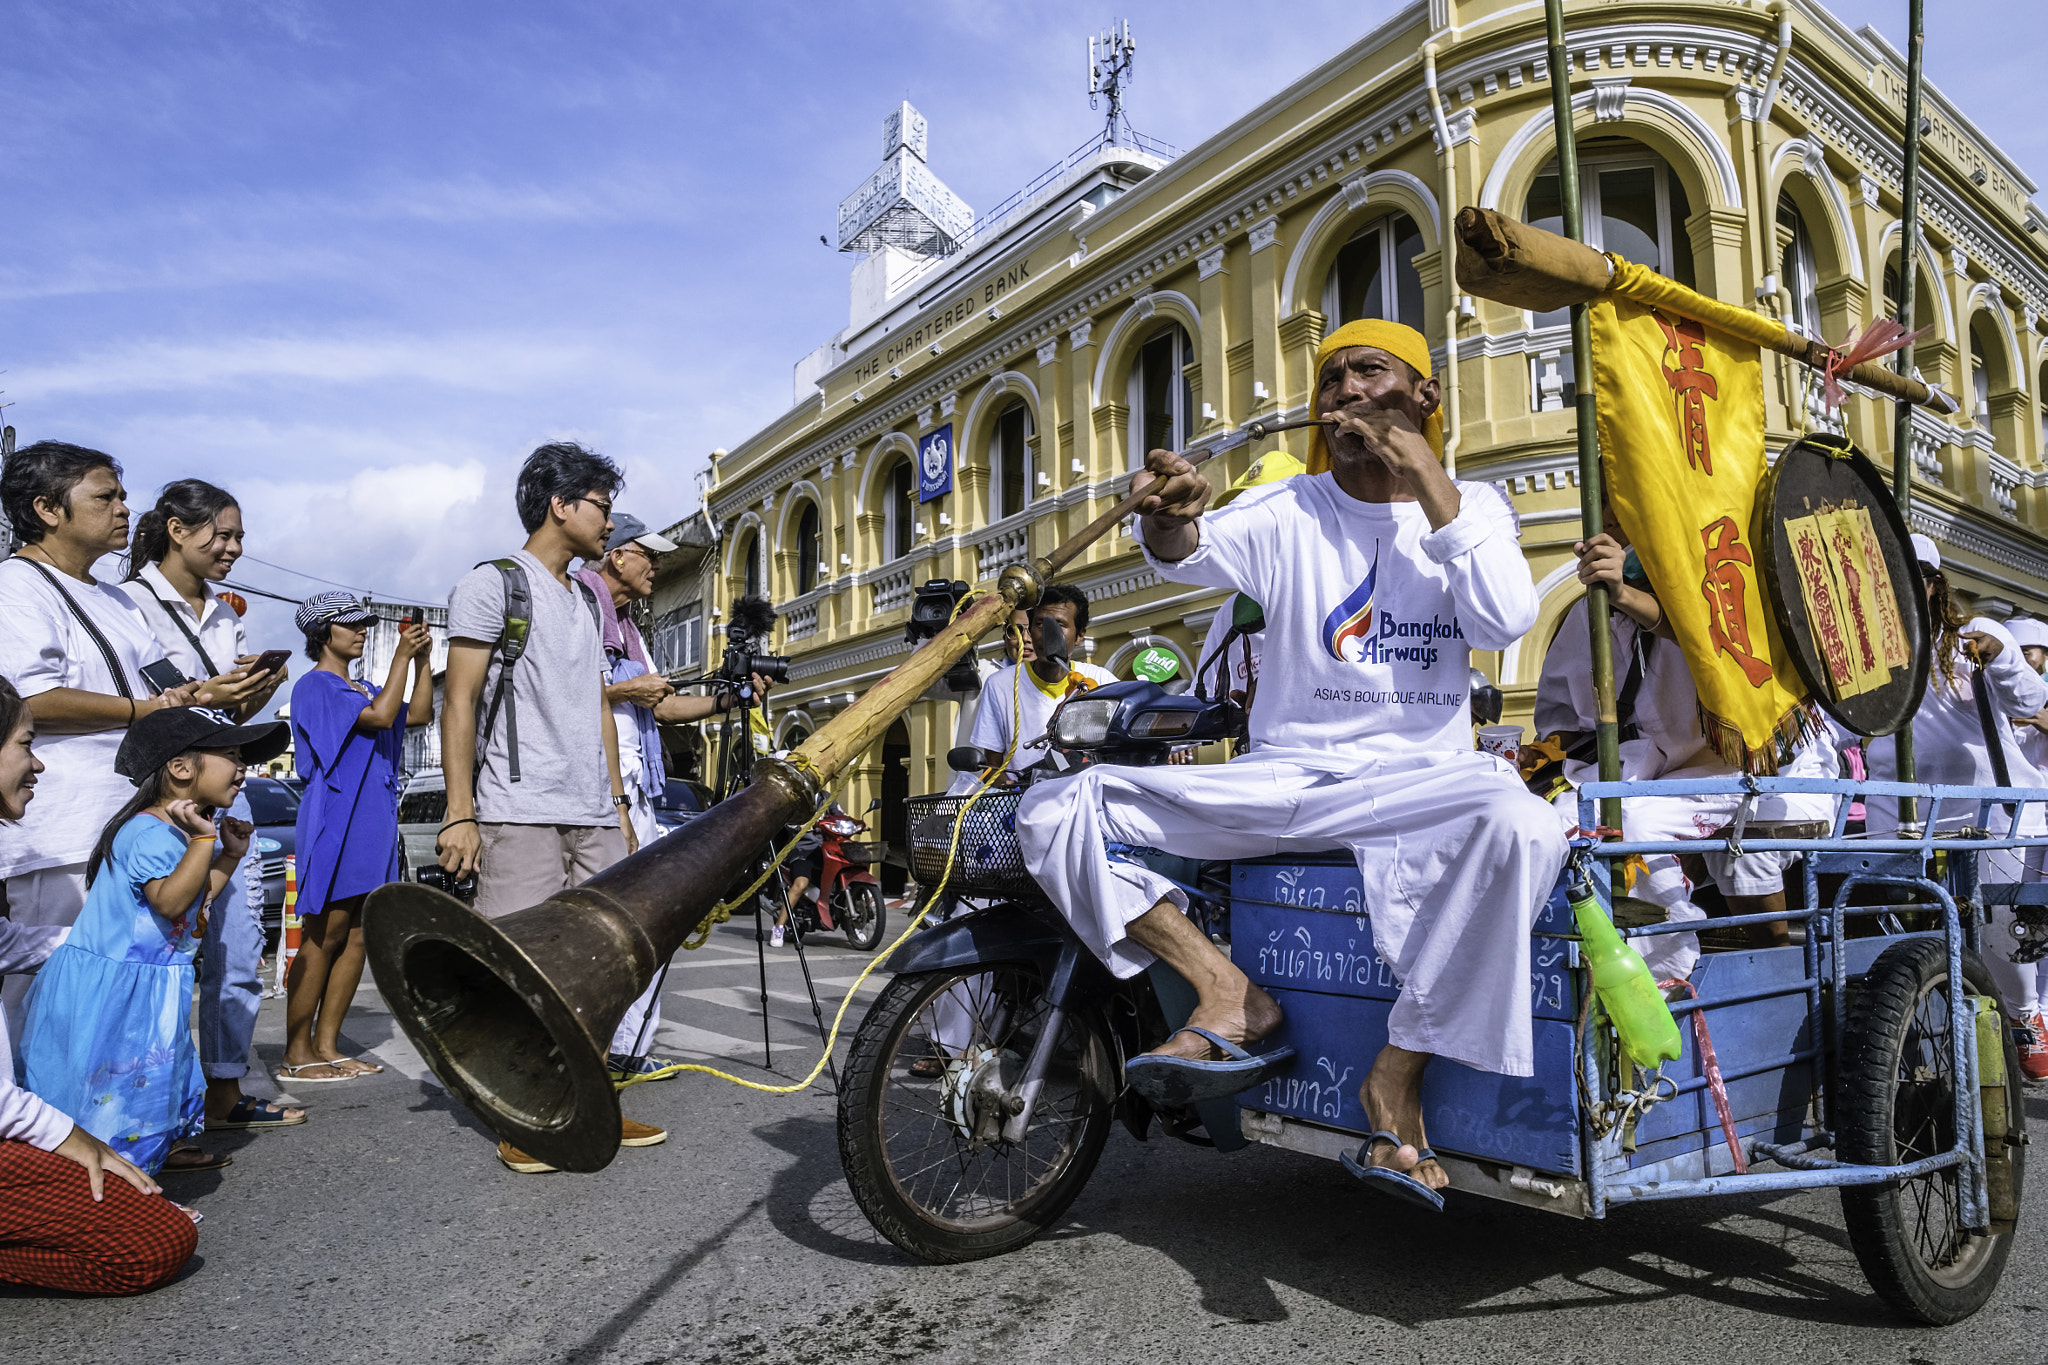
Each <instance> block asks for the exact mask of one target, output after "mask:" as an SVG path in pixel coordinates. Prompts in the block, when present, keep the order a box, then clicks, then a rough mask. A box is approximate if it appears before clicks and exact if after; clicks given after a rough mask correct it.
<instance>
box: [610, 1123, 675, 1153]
mask: <svg viewBox="0 0 2048 1365" xmlns="http://www.w3.org/2000/svg"><path fill="white" fill-rule="evenodd" d="M667 1141H668V1129H666V1128H656V1127H655V1126H654V1125H653V1124H651V1123H635V1122H633V1120H631V1119H628V1118H622V1119H620V1120H619V1146H621V1147H656V1146H659V1145H660V1144H662V1143H664V1142H667Z"/></svg>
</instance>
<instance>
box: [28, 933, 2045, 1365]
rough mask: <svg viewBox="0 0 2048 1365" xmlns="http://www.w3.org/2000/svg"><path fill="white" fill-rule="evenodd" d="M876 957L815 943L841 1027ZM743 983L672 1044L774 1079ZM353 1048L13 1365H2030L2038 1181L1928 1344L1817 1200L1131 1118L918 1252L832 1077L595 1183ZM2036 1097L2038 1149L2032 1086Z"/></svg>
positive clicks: (778, 1030)
mask: <svg viewBox="0 0 2048 1365" xmlns="http://www.w3.org/2000/svg"><path fill="white" fill-rule="evenodd" d="M863 961H864V959H862V958H860V957H858V956H856V955H855V954H853V953H851V952H850V951H848V950H847V949H846V948H845V947H844V946H843V944H842V945H841V946H836V947H835V946H833V945H832V944H831V943H829V942H824V943H820V944H817V945H815V946H814V947H813V949H812V966H813V970H814V971H815V972H816V974H817V975H818V978H819V982H820V987H819V988H820V991H821V992H822V993H824V994H826V995H827V996H828V997H829V998H828V1002H827V1008H828V1013H829V1009H830V1006H831V1004H832V1003H833V1002H835V1001H836V999H837V998H838V996H839V995H840V994H841V993H843V991H844V990H845V988H846V986H847V985H848V984H850V983H851V981H852V979H853V977H854V975H855V973H856V972H857V971H858V969H859V966H860V964H861V963H862V962H863ZM770 987H771V991H772V998H771V1012H772V1014H773V1016H774V1029H775V1038H776V1046H777V1051H776V1060H777V1064H778V1065H777V1069H778V1071H780V1072H781V1073H783V1077H788V1076H790V1075H800V1074H802V1071H803V1070H804V1069H807V1068H808V1065H809V1063H810V1062H811V1061H812V1059H814V1058H815V1056H816V1034H815V1033H814V1032H813V1031H812V1025H811V1022H810V1007H809V1003H808V1000H807V999H806V997H805V996H804V994H803V987H802V980H801V977H800V976H799V974H798V970H797V965H796V962H795V959H794V957H793V956H792V955H791V954H790V953H789V952H788V951H787V950H784V951H783V952H782V953H781V954H780V955H779V956H776V957H774V958H772V959H771V965H770ZM872 989H873V985H872V982H871V985H870V988H869V990H868V991H864V992H863V994H868V993H871V991H872ZM754 991H755V966H754V955H753V945H752V943H751V942H750V939H749V935H748V933H745V932H743V931H742V930H741V929H739V928H738V927H736V926H728V927H727V928H726V929H725V930H723V931H721V932H720V933H719V934H718V935H716V936H715V937H714V938H713V940H712V942H711V944H710V945H709V946H708V947H707V948H706V949H704V950H703V951H702V952H700V953H697V954H689V955H684V956H683V957H681V958H680V959H679V961H678V964H677V967H676V970H675V971H674V972H673V973H672V974H671V976H670V978H669V986H668V990H667V997H666V1004H665V1008H666V1010H667V1013H668V1019H669V1022H668V1024H667V1025H666V1032H665V1034H664V1036H663V1044H664V1046H665V1047H666V1048H667V1049H668V1050H670V1051H672V1052H675V1053H678V1054H684V1053H687V1054H690V1055H691V1056H692V1057H694V1058H704V1059H717V1060H719V1061H720V1062H721V1064H724V1065H727V1066H729V1067H732V1068H733V1069H735V1070H738V1071H739V1072H741V1073H742V1074H745V1075H749V1076H753V1077H757V1078H760V1079H763V1080H777V1079H780V1078H778V1077H775V1076H770V1075H768V1074H767V1073H764V1072H763V1071H762V1070H761V1069H760V1062H761V1050H760V1020H759V1016H758V1014H757V1013H756V1012H755V1010H756V1005H757V1001H756V999H755V995H754ZM860 1011H861V1006H860V1004H859V1003H858V1002H857V1003H856V1005H855V1007H854V1009H853V1010H852V1011H851V1012H850V1014H849V1029H850V1028H851V1025H852V1023H853V1022H854V1021H856V1020H857V1019H858V1017H859V1014H860ZM281 1013H282V1002H281V1001H269V1002H266V1004H265V1006H264V1012H263V1020H262V1028H261V1031H260V1032H259V1035H258V1052H259V1054H260V1056H261V1058H262V1060H264V1061H265V1062H266V1063H268V1064H269V1065H271V1066H275V1065H276V1063H277V1061H278V1058H279V1055H280V1052H281V1047H282V1033H281V1017H280V1016H281ZM345 1037H346V1038H347V1039H349V1040H351V1041H352V1042H353V1043H355V1044H357V1045H360V1047H361V1048H362V1049H363V1050H364V1051H365V1052H366V1053H368V1054H370V1055H373V1056H374V1057H376V1058H378V1059H380V1060H382V1061H383V1062H384V1063H385V1064H386V1066H387V1068H388V1070H387V1071H386V1073H385V1074H384V1075H382V1076H376V1077H370V1078H365V1079H363V1080H359V1081H354V1082H349V1083H347V1084H339V1085H323V1086H305V1087H302V1091H303V1093H302V1095H301V1096H300V1098H302V1099H303V1100H304V1102H305V1103H306V1104H307V1105H309V1106H310V1107H311V1108H312V1110H313V1118H312V1121H311V1122H310V1123H308V1124H306V1125H305V1126H303V1127H300V1128H294V1129H287V1130H284V1131H282V1132H274V1133H267V1134H261V1135H232V1134H229V1135H220V1134H217V1135H215V1136H214V1137H213V1138H211V1139H209V1141H213V1142H220V1143H222V1145H225V1146H227V1147H229V1148H231V1149H232V1150H233V1151H234V1154H235V1161H234V1164H233V1165H232V1166H231V1167H229V1168H228V1169H226V1170H223V1171H216V1172H207V1173H202V1174H196V1175H187V1176H180V1177H174V1178H173V1179H172V1180H170V1181H168V1182H167V1188H169V1190H170V1192H171V1193H172V1194H173V1195H174V1196H175V1197H177V1198H179V1199H181V1200H183V1201H185V1202H188V1203H191V1204H193V1205H195V1206H197V1207H198V1208H201V1209H203V1210H205V1212H206V1215H207V1216H206V1222H205V1225H204V1227H202V1229H201V1230H200V1239H199V1255H198V1256H197V1257H196V1258H195V1259H194V1261H193V1263H192V1265H191V1266H190V1267H189V1268H188V1269H187V1271H186V1272H185V1274H184V1275H183V1276H182V1277H181V1278H180V1279H178V1280H177V1281H176V1282H174V1283H173V1284H171V1285H170V1286H168V1287H166V1288H165V1289H162V1290H160V1291H158V1292H157V1293H155V1294H152V1295H148V1296H145V1297H142V1298H139V1299H127V1300H86V1299H71V1298H65V1297H57V1296H48V1295H40V1294H31V1293H26V1292H21V1291H13V1290H8V1289H5V1288H0V1359H4V1360H6V1361H8V1362H17V1361H18V1362H73V1361H76V1362H92V1365H110V1363H124V1362H143V1361H148V1362H151V1363H152V1365H155V1363H156V1362H167V1361H187V1360H191V1361H208V1362H213V1361H218V1362H227V1363H232V1362H244V1361H250V1362H276V1361H290V1362H305V1363H306V1365H330V1363H333V1365H339V1363H340V1362H353V1361H401V1362H406V1365H419V1363H420V1362H427V1361H433V1362H443V1361H503V1362H528V1361H549V1362H553V1361H566V1362H619V1365H656V1362H685V1361H689V1362H696V1361H720V1362H727V1361H730V1362H743V1363H752V1362H761V1363H762V1365H766V1363H768V1362H826V1361H831V1362H851V1361H863V1362H864V1361H897V1360H914V1361H931V1362H941V1361H982V1360H989V1359H997V1358H1000V1359H1004V1360H1060V1361H1068V1360H1085V1361H1090V1362H1122V1361H1148V1362H1149V1361H1161V1362H1167V1361H1172V1362H1178V1361H1181V1360H1185V1359H1188V1358H1190V1357H1191V1356H1199V1357H1202V1358H1221V1359H1227V1360H1230V1361H1233V1362H1236V1361H1264V1360H1286V1361H1290V1362H1298V1361H1304V1360H1310V1361H1324V1360H1328V1361H1403V1362H1410V1361H1427V1362H1431V1365H1435V1363H1436V1362H1445V1363H1446V1365H1448V1363H1450V1362H1464V1361H1474V1362H1479V1361H1484V1362H1500V1361H1507V1360H1513V1361H1523V1360H1532V1361H1542V1362H1557V1363H1558V1365H1564V1363H1566V1362H1581V1361H1583V1362H1600V1365H1608V1363H1610V1362H1638V1361H1688V1362H1692V1361H1727V1360H1741V1361H1746V1362H1755V1363H1756V1365H1775V1363H1776V1362H1780V1361H1797V1362H1802V1363H1805V1362H1826V1361H1857V1362H1878V1361H1882V1362H1899V1363H1900V1365H1947V1362H1958V1363H1959V1365H1960V1363H1962V1362H1969V1363H1970V1365H2008V1363H2010V1365H2038V1363H2039V1362H2042V1361H2048V1273H2044V1271H2043V1257H2044V1255H2048V1167H2044V1168H2043V1169H2041V1170H2037V1171H2036V1172H2035V1173H2034V1180H2033V1181H2032V1182H2031V1184H2032V1188H2031V1189H2030V1191H2029V1193H2028V1198H2027V1201H2026V1205H2027V1207H2026V1211H2025V1217H2024V1221H2023V1223H2022V1227H2021V1240H2020V1243H2019V1249H2018V1251H2017V1253H2016V1254H2015V1256H2014V1259H2013V1261H2012V1263H2011V1265H2010V1266H2009V1268H2008V1270H2007V1272H2006V1276H2005V1281H2004V1284H2003V1286H2002V1287H2001V1289H2000V1292H1999V1294H1998V1296H1997V1297H1996V1298H1995V1299H1994V1300H1993V1302H1992V1303H1991V1305H1990V1306H1989V1307H1987V1308H1986V1309H1985V1310H1984V1311H1983V1312H1981V1313H1979V1314H1978V1315H1977V1316H1976V1317H1974V1318H1972V1319H1971V1320H1970V1321H1968V1322H1966V1323H1964V1324H1962V1325H1960V1326H1957V1327H1952V1328H1947V1329H1942V1330H1930V1329H1927V1328H1920V1327H1913V1326H1909V1325H1905V1324H1902V1323H1900V1322H1898V1321H1897V1320H1895V1319H1893V1318H1891V1317H1890V1316H1889V1315H1888V1313H1887V1312H1886V1310H1885V1308H1884V1306H1883V1305H1882V1304H1880V1303H1879V1302H1878V1300H1877V1299H1876V1297H1875V1296H1874V1295H1873V1294H1872V1293H1871V1292H1870V1290H1869V1289H1868V1287H1867V1286H1866V1285H1865V1284H1864V1282H1863V1279H1862V1276H1861V1274H1860V1272H1859V1271H1858V1269H1857V1266H1856V1261H1855V1258H1854V1256H1853V1255H1852V1254H1851V1252H1850V1250H1849V1247H1848V1244H1847V1240H1846V1238H1845V1237H1844V1234H1843V1232H1842V1222H1841V1212H1840V1208H1839V1205H1838V1202H1837V1200H1836V1199H1835V1197H1834V1196H1832V1195H1827V1194H1803V1195H1792V1196H1787V1197H1783V1198H1756V1199H1740V1200H1730V1199H1724V1200H1717V1201H1712V1202H1704V1201H1703V1202H1694V1203H1685V1204H1673V1205H1659V1206H1648V1207H1637V1208H1624V1209H1621V1210H1619V1211H1618V1212H1616V1213H1615V1214H1614V1215H1613V1216H1611V1217H1609V1218H1608V1219H1607V1220H1605V1221H1604V1222H1599V1223H1593V1222H1573V1221H1569V1220H1566V1219H1563V1218H1559V1217H1556V1216H1554V1215H1547V1214H1543V1213H1539V1212H1535V1211H1533V1210H1524V1209H1520V1208H1514V1207H1509V1206H1504V1205H1499V1204H1494V1203H1490V1202H1487V1201H1480V1200H1470V1201H1457V1200H1454V1203H1453V1208H1452V1210H1451V1211H1450V1212H1448V1213H1447V1214H1445V1215H1443V1216H1440V1217H1433V1216H1431V1215H1428V1214H1424V1213H1421V1212H1419V1211H1414V1212H1411V1211H1410V1210H1409V1209H1407V1208H1406V1207H1404V1206H1400V1205H1397V1204H1395V1203H1393V1202H1391V1201H1389V1200H1386V1199H1384V1198H1378V1197H1375V1196H1373V1195H1372V1194H1370V1193H1369V1192H1367V1191H1366V1190H1364V1189H1363V1188H1362V1187H1360V1186H1359V1184H1358V1183H1357V1182H1356V1181H1354V1180H1352V1179H1351V1178H1350V1177H1349V1176H1348V1175H1346V1174H1345V1173H1344V1171H1343V1170H1342V1168H1341V1167H1339V1166H1337V1165H1335V1164H1334V1163H1330V1162H1326V1161H1322V1160H1318V1159H1316V1158H1312V1157H1306V1156H1299V1155H1295V1154H1292V1153H1286V1152H1279V1151H1274V1150H1272V1149H1268V1148H1261V1147H1254V1148H1252V1149H1250V1150H1247V1151H1244V1152H1240V1153H1236V1154H1234V1155H1230V1156H1218V1155H1216V1154H1215V1153H1213V1152H1209V1151H1204V1150H1200V1149H1197V1148H1194V1147H1189V1146H1186V1145H1184V1144H1180V1143H1175V1142H1171V1141H1167V1140H1162V1139H1158V1138H1156V1137H1155V1139H1154V1140H1153V1141H1152V1142H1150V1143H1147V1144H1139V1143H1137V1142H1135V1141H1133V1140H1132V1139H1131V1138H1130V1137H1129V1136H1128V1135H1127V1134H1125V1133H1123V1132H1122V1131H1121V1130H1120V1129H1119V1130H1117V1131H1116V1132H1114V1133H1113V1134H1112V1136H1111V1138H1110V1144H1109V1148H1108V1151H1107V1153H1106V1154H1105V1156H1104V1159H1103V1162H1102V1165H1101V1166H1100V1168H1099V1169H1098V1170H1097V1172H1096V1174H1095V1177H1094V1179H1093V1181H1092V1182H1091V1184H1090V1185H1089V1187H1088V1189H1087V1190H1086V1191H1085V1192H1084V1193H1083V1194H1082V1196H1081V1198H1080V1199H1079V1201H1078V1202H1077V1203H1076V1204H1075V1205H1074V1207H1073V1210H1072V1211H1071V1213H1070V1214H1069V1216H1068V1219H1067V1221H1066V1224H1065V1225H1064V1226H1063V1227H1061V1228H1060V1229H1059V1230H1058V1232H1057V1233H1056V1234H1054V1235H1053V1236H1050V1237H1048V1238H1046V1239H1045V1240H1044V1241H1042V1242H1040V1243H1039V1244H1037V1245H1035V1246H1033V1247H1032V1248H1030V1249H1029V1250H1027V1251H1024V1252H1022V1253H1019V1254H1016V1255H1013V1256H1010V1257H1007V1258H1005V1259H1002V1260H998V1261H983V1262H979V1263H976V1264H972V1265H964V1266H948V1267H931V1266H924V1265H918V1264H915V1263H912V1262H911V1261H909V1260H908V1259H907V1258H906V1257H904V1256H903V1255H902V1254H901V1253H899V1252H897V1251H896V1249H895V1248H894V1247H892V1246H890V1245H889V1244H888V1243H887V1242H885V1241H883V1240H882V1239H881V1238H880V1237H878V1236H877V1235H876V1234H875V1233H873V1232H872V1231H871V1230H870V1229H869V1227H868V1225H867V1223H866V1222H865V1220H863V1218H862V1217H861V1215H860V1213H859V1211H858V1210H857V1209H856V1208H855V1207H854V1205H853V1202H852V1199H851V1197H850V1196H849V1195H848V1194H847V1191H846V1186H845V1182H844V1180H843V1178H842V1176H841V1174H840V1169H839V1158H838V1154H837V1148H836V1145H835V1139H834V1133H833V1102H832V1099H831V1097H830V1095H829V1094H828V1093H827V1092H826V1091H825V1090H823V1089H819V1090H814V1091H812V1092H810V1093H806V1094H802V1095H798V1096H794V1097H776V1096H768V1095H761V1094H757V1093H754V1092H751V1091H745V1090H741V1089H738V1088H736V1087H733V1086H730V1085H727V1084H725V1083H723V1082H720V1081H717V1080H713V1079H711V1078H709V1077H703V1076H684V1077H680V1078H677V1079H675V1080H672V1081H666V1082H661V1083H658V1084H652V1085H643V1086H639V1087H636V1088H634V1089H633V1090H631V1091H629V1092H627V1095H626V1097H625V1098H626V1105H625V1107H626V1111H627V1113H628V1114H629V1115H631V1116H632V1117H634V1118H637V1119H640V1120H643V1121H646V1122H653V1123H659V1124H663V1125H665V1126H666V1127H668V1129H669V1130H670V1133H671V1137H670V1140H669V1141H668V1142H667V1143H666V1144H664V1145H662V1146H659V1147H654V1148H649V1149H638V1150H636V1149H628V1150H625V1151H622V1152H621V1153H620V1155H619V1159H618V1160H617V1161H616V1162H615V1163H614V1164H613V1165H612V1166H611V1167H610V1168H609V1169H607V1170H606V1171H604V1172H602V1173H600V1174H598V1175H593V1176H576V1175H559V1174H558V1175H540V1176H520V1175H514V1174H512V1173H511V1172H509V1171H507V1170H505V1169H504V1168H503V1167H502V1166H500V1165H499V1164H498V1162H497V1160H496V1158H495V1156H494V1155H493V1143H492V1140H491V1139H490V1138H489V1137H488V1136H487V1135H486V1134H485V1132H484V1130H483V1129H482V1128H481V1127H479V1126H478V1125H477V1124H476V1122H475V1121H474V1120H473V1119H471V1118H470V1117H469V1115H468V1114H467V1113H466V1112H465V1111H464V1110H463V1109H462V1108H461V1107H460V1106H459V1105H456V1104H454V1103H453V1102H451V1101H450V1100H449V1098H448V1097H447V1096H446V1095H444V1094H443V1093H442V1092H441V1091H440V1090H439V1089H438V1088H437V1087H435V1086H434V1085H433V1084H432V1082H431V1081H430V1080H429V1079H428V1078H427V1077H426V1075H425V1072H424V1070H423V1068H422V1067H421V1065H420V1062H419V1058H418V1056H417V1055H416V1054H415V1053H414V1052H413V1051H412V1049H411V1048H410V1046H409V1045H408V1044H407V1043H406V1041H405V1039H404V1037H403V1036H402V1035H401V1034H399V1033H398V1032H397V1031H396V1029H395V1027H394V1025H393V1022H392V1020H391V1017H390V1016H389V1015H388V1014H387V1013H385V1012H384V1010H383V1008H382V1006H381V1004H380V1003H379V1002H378V1001H377V999H376V997H375V993H374V991H373V990H371V989H370V988H369V987H368V985H367V984H366V986H365V989H364V992H363V995H362V996H361V997H360V998H359V1000H358V1005H357V1010H356V1012H355V1014H354V1015H352V1016H351V1020H350V1025H349V1028H348V1029H347V1031H346V1034H345ZM253 1088H255V1087H253V1086H252V1089H253ZM2028 1111H2029V1115H2030V1118H2031V1120H2032V1124H2033V1130H2034V1132H2035V1133H2036V1134H2041V1135H2048V1092H2041V1091H2037V1092H2035V1093H2034V1094H2032V1095H2031V1096H2030V1097H2029V1101H2028ZM2044 1150H2048V1146H2042V1147H2037V1148H2036V1151H2037V1152H2039V1151H2044Z"/></svg>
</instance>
